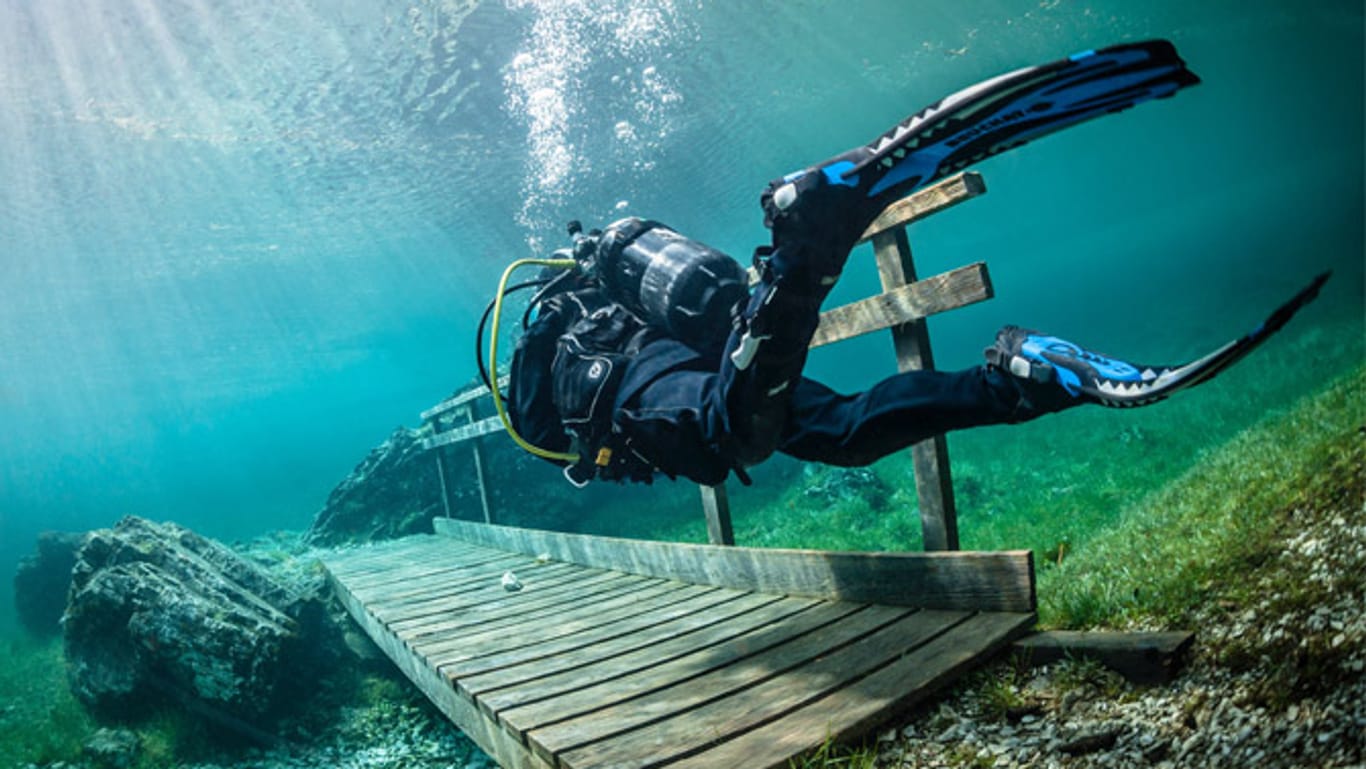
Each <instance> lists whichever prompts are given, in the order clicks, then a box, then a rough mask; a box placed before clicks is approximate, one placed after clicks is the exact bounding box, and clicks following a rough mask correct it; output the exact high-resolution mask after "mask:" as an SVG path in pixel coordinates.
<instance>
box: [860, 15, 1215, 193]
mask: <svg viewBox="0 0 1366 769" xmlns="http://www.w3.org/2000/svg"><path fill="white" fill-rule="evenodd" d="M1199 82H1200V78H1199V77H1197V76H1196V75H1195V74H1194V73H1193V72H1191V71H1190V70H1188V69H1186V64H1185V62H1184V61H1182V60H1181V58H1180V56H1178V55H1177V53H1176V49H1175V48H1174V47H1173V46H1172V44H1171V43H1169V42H1167V41H1165V40H1153V41H1147V42H1142V43H1127V44H1124V45H1117V46H1113V47H1110V48H1104V49H1101V50H1098V51H1085V52H1082V53H1079V54H1076V55H1074V56H1070V57H1068V58H1066V59H1062V60H1059V61H1055V62H1052V63H1049V64H1044V65H1041V66H1037V67H1026V68H1024V69H1020V70H1016V71H1014V72H1010V73H1007V74H1005V75H1001V76H998V77H995V78H992V79H990V80H986V81H983V82H981V83H978V84H976V85H973V86H970V87H968V88H965V89H963V90H961V91H958V92H957V93H954V94H952V95H950V96H947V97H945V98H944V99H941V100H940V101H938V102H935V103H934V104H931V105H930V106H928V107H926V108H925V109H923V110H921V111H919V112H917V113H915V114H914V115H912V116H910V117H908V118H907V119H906V120H904V121H902V122H901V123H898V124H897V125H896V126H894V127H893V128H892V129H891V130H889V131H887V132H886V133H885V134H883V135H882V136H880V137H878V138H877V139H876V140H875V141H873V142H872V143H871V144H869V145H867V146H866V147H864V148H861V149H860V150H858V151H855V152H853V153H846V154H845V155H842V156H840V158H838V160H841V161H845V162H844V163H843V164H842V165H841V167H840V168H839V175H840V176H841V177H842V178H843V179H844V183H845V184H849V185H850V186H857V187H859V188H862V189H864V190H866V191H867V195H868V196H869V197H878V196H882V195H884V193H888V194H887V197H900V196H902V195H905V194H907V193H909V192H911V191H912V190H914V189H917V188H919V187H923V186H924V185H926V184H929V183H931V182H933V181H935V180H937V179H940V178H942V177H944V176H947V175H948V174H951V173H954V172H956V171H958V170H961V169H962V168H965V167H967V166H969V165H971V164H973V163H976V162H978V161H980V160H982V159H984V158H987V157H990V156H992V155H996V154H999V153H1001V152H1005V151H1006V150H1009V149H1012V148H1014V147H1018V146H1020V145H1021V144H1024V143H1025V142H1028V141H1030V140H1032V139H1036V138H1038V137H1040V136H1044V135H1046V134H1049V133H1052V132H1054V131H1057V130H1060V129H1062V128H1066V127H1068V126H1071V125H1075V124H1077V123H1080V122H1083V121H1086V120H1089V119H1091V118H1094V117H1098V116H1100V115H1105V114H1109V113H1112V112H1119V111H1121V110H1124V109H1128V108H1129V107H1132V106H1134V105H1135V104H1139V103H1142V102H1144V101H1148V100H1151V99H1160V98H1164V97H1168V96H1171V95H1172V94H1174V93H1176V92H1177V91H1178V90H1180V89H1181V88H1185V87H1188V86H1192V85H1195V84H1197V83H1199ZM851 156H852V157H851ZM851 160H852V161H853V162H849V161H851Z"/></svg>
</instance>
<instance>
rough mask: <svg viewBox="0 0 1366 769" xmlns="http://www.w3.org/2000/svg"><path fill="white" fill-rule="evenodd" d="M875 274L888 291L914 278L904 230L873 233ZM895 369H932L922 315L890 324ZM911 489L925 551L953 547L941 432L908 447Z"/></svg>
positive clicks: (954, 525)
mask: <svg viewBox="0 0 1366 769" xmlns="http://www.w3.org/2000/svg"><path fill="white" fill-rule="evenodd" d="M873 250H874V252H875V253H876V254H877V270H878V276H879V277H880V278H881V280H882V287H883V288H884V289H886V290H894V289H895V288H897V287H899V286H905V285H906V284H910V283H913V282H914V281H915V279H916V274H915V261H914V259H912V257H911V246H910V243H909V242H907V240H906V230H905V229H904V228H898V229H893V230H885V231H883V232H881V233H878V234H877V235H876V236H875V237H874V238H873ZM892 343H893V345H894V346H895V348H896V364H897V370H898V371H929V370H932V369H933V368H934V353H933V352H932V351H931V349H930V329H929V326H928V325H927V324H926V323H925V320H924V319H923V318H922V319H918V320H911V321H908V322H906V323H903V324H901V325H898V326H896V327H894V328H893V329H892ZM911 462H912V465H913V466H914V468H915V490H916V496H917V497H918V501H919V508H920V528H921V531H922V534H923V536H922V540H923V541H924V543H925V549H926V550H931V551H933V550H957V549H958V513H957V508H956V507H955V505H954V499H953V481H952V478H951V475H950V472H949V443H948V439H947V438H946V437H945V436H944V435H936V436H933V437H931V438H927V439H925V440H923V441H920V442H918V443H916V444H914V445H913V446H911Z"/></svg>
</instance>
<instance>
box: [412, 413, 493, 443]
mask: <svg viewBox="0 0 1366 769" xmlns="http://www.w3.org/2000/svg"><path fill="white" fill-rule="evenodd" d="M502 430H503V420H502V418H501V417H497V416H492V417H488V418H486V419H481V420H479V421H478V422H473V423H471V424H468V425H465V426H464V427H456V428H454V429H451V430H447V431H445V432H442V433H437V434H435V435H433V436H432V437H430V438H423V439H422V448H424V449H429V450H430V449H434V448H437V447H440V446H450V445H453V444H456V443H462V442H464V441H467V440H469V439H471V438H478V437H481V436H484V435H489V434H490V433H497V432H502Z"/></svg>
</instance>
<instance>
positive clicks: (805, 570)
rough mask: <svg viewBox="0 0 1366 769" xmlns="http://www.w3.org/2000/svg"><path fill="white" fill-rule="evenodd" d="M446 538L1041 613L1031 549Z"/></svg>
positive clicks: (468, 526)
mask: <svg viewBox="0 0 1366 769" xmlns="http://www.w3.org/2000/svg"><path fill="white" fill-rule="evenodd" d="M434 523H435V526H436V529H437V531H438V533H440V534H443V535H447V536H453V537H456V538H458V539H462V540H465V541H469V542H476V543H478V544H480V545H483V546H487V547H494V548H501V549H504V550H510V551H514V552H522V553H548V554H549V555H550V557H552V558H554V559H556V560H560V561H567V562H570V563H578V564H582V565H585V566H595V567H598V568H605V569H614V570H618V571H626V572H632V573H636V574H650V575H655V576H659V577H662V578H665V579H678V580H682V581H684V582H696V583H701V584H709V585H719V586H722V587H729V588H734V589H736V590H756V591H760V592H768V593H780V594H784V595H798V596H807V597H813V598H824V599H828V600H845V601H857V602H868V603H883V604H890V605H899V606H914V607H918V608H925V609H962V610H980V611H1016V612H1032V611H1033V610H1034V605H1035V596H1034V570H1033V565H1032V560H1031V558H1032V556H1031V554H1030V552H1029V551H1027V550H1012V551H1003V552H990V553H978V552H953V553H838V552H828V551H813V550H777V549H765V548H747V547H721V546H715V545H693V544H681V543H671V542H643V541H638V540H626V539H613V538H608V537H591V536H586V535H581V534H563V533H560V532H548V531H541V530H535V529H519V528H511V527H504V526H489V525H485V524H479V523H474V522H471V521H455V520H447V519H441V518H438V519H436V521H435V522H434Z"/></svg>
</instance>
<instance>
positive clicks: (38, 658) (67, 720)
mask: <svg viewBox="0 0 1366 769" xmlns="http://www.w3.org/2000/svg"><path fill="white" fill-rule="evenodd" d="M0 691H2V692H5V693H6V697H5V699H4V700H0V756H5V757H12V759H13V760H14V762H15V765H19V766H22V765H23V764H25V763H33V764H38V765H40V766H41V765H45V764H49V763H55V762H58V761H72V760H75V759H77V758H79V757H80V755H81V748H82V746H83V745H84V744H85V741H86V740H87V739H89V737H90V735H91V734H92V733H94V731H95V728H96V726H95V723H94V721H93V720H92V719H91V718H90V716H89V715H88V714H87V713H86V712H85V709H84V708H83V707H81V704H80V702H78V701H77V700H76V698H75V697H74V696H72V694H71V691H70V690H69V689H68V688H67V682H66V661H65V659H64V658H63V656H62V642H61V639H59V638H53V639H47V640H42V641H35V640H32V639H28V638H11V639H9V640H7V641H6V642H5V664H4V665H0Z"/></svg>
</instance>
